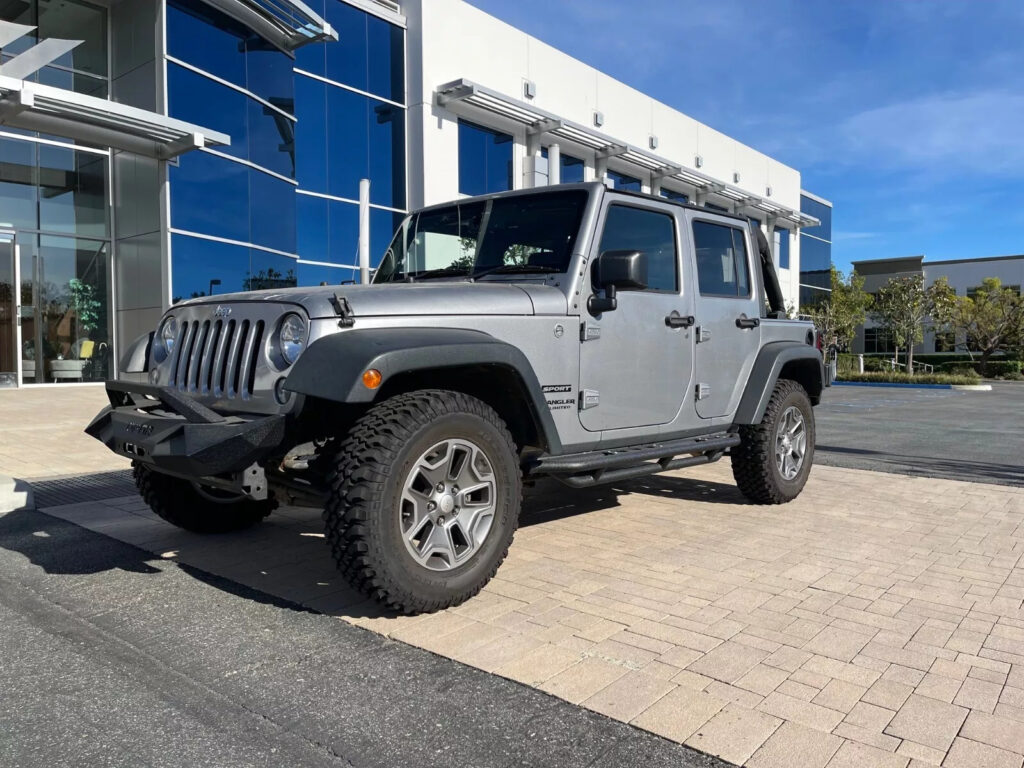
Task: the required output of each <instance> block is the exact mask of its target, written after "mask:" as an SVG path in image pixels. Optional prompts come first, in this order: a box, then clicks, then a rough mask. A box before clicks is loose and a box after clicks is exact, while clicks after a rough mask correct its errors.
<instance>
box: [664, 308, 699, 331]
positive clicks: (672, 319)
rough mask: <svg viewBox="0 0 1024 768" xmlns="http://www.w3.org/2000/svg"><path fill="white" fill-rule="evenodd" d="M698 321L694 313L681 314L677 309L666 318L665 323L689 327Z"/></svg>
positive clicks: (677, 326) (672, 325) (676, 326)
mask: <svg viewBox="0 0 1024 768" xmlns="http://www.w3.org/2000/svg"><path fill="white" fill-rule="evenodd" d="M695 322H697V321H696V319H694V317H693V315H680V314H679V313H678V312H676V310H674V309H673V310H672V314H670V315H669V316H668V317H666V318H665V325H667V326H668V327H669V328H689V327H690V326H691V325H693V324H694V323H695Z"/></svg>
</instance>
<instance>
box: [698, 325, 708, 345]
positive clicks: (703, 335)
mask: <svg viewBox="0 0 1024 768" xmlns="http://www.w3.org/2000/svg"><path fill="white" fill-rule="evenodd" d="M702 341H711V331H709V330H708V329H707V328H705V327H704V326H703V325H700V326H698V327H697V343H698V344H700V343H701V342H702Z"/></svg>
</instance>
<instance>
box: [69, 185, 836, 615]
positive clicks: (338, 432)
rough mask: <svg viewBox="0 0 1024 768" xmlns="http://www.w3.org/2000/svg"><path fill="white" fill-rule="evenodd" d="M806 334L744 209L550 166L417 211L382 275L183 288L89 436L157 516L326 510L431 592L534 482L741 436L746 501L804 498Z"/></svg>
mask: <svg viewBox="0 0 1024 768" xmlns="http://www.w3.org/2000/svg"><path fill="white" fill-rule="evenodd" d="M766 297H767V300H766ZM814 342H815V335H814V329H813V327H812V326H811V325H810V324H809V323H804V322H798V321H793V320H788V319H785V313H784V311H783V306H782V296H781V292H780V291H779V287H778V280H777V278H776V276H775V271H774V268H773V266H772V260H771V253H770V250H769V248H768V244H767V241H766V239H765V237H764V235H763V234H762V233H761V231H760V229H758V228H755V227H751V226H750V225H749V224H748V223H747V221H746V220H744V219H742V218H740V217H736V216H732V215H729V214H725V213H717V212H714V211H712V210H710V209H707V208H698V207H695V206H690V205H685V204H681V203H675V202H670V201H668V200H664V199H661V198H655V197H651V196H648V195H639V194H631V193H626V192H617V191H612V190H609V189H607V188H605V187H604V186H603V185H601V184H599V183H591V184H572V185H561V186H555V187H550V188H548V189H544V190H527V191H519V192H508V193H502V194H496V195H487V196H482V197H474V198H467V199H464V200H460V201H458V202H455V203H449V204H445V205H438V206H433V207H430V208H426V209H424V210H421V211H417V212H415V213H412V214H410V215H409V216H408V217H407V218H406V219H405V221H404V222H403V224H402V226H401V228H400V229H399V231H398V233H397V234H396V235H395V238H394V240H393V241H392V243H391V245H390V247H389V248H388V251H387V253H386V254H385V255H384V257H383V260H382V261H381V264H380V267H379V269H378V270H377V271H376V273H375V276H374V279H373V282H372V284H371V285H365V286H362V285H360V286H356V285H342V286H331V287H319V288H292V289H286V290H276V291H258V292H253V293H239V294H232V295H224V296H219V297H216V300H215V299H213V298H201V299H195V300H192V301H185V302H182V303H180V304H176V305H175V306H173V307H171V309H170V310H168V312H167V313H166V314H165V315H164V318H163V320H162V321H161V323H160V325H159V327H158V328H157V330H156V331H155V332H154V333H152V334H149V335H147V336H144V337H142V338H140V339H139V340H137V341H136V342H135V343H134V344H133V345H132V348H131V349H130V350H129V352H128V354H127V355H126V359H125V365H124V366H123V367H122V369H123V370H125V371H128V372H135V373H136V374H137V375H136V378H138V379H139V381H128V380H121V381H111V382H108V384H107V391H108V394H109V397H110V402H111V405H110V407H108V408H105V409H104V410H103V411H102V412H101V413H100V414H99V415H98V416H97V417H96V419H95V420H94V421H93V422H92V424H90V425H89V427H88V429H87V431H88V432H89V434H91V435H93V436H94V437H96V438H97V439H99V440H101V441H103V442H104V443H105V444H106V445H107V446H108V447H109V448H110V449H111V450H113V451H115V452H116V453H118V454H120V455H122V456H127V457H129V458H131V459H132V460H133V462H134V473H135V480H136V483H137V485H138V488H139V492H140V493H141V494H142V497H143V498H144V499H145V500H146V502H147V503H148V504H149V505H150V506H151V507H152V509H153V511H154V512H156V513H157V514H158V515H160V516H161V517H162V518H164V519H165V520H167V521H169V522H171V523H173V524H175V525H178V526H181V527H183V528H187V529H189V530H192V531H201V532H217V531H229V530H235V529H238V528H242V527H244V526H247V525H251V524H253V523H256V522H258V521H260V520H262V519H263V518H264V517H266V516H267V515H268V514H269V513H270V512H271V510H273V509H274V507H275V506H276V505H277V504H278V503H286V504H304V505H312V506H317V507H322V508H323V510H324V520H325V522H326V531H327V539H328V541H329V543H330V546H331V551H332V553H333V555H334V558H335V560H336V561H337V564H338V567H339V568H340V569H341V571H342V572H343V573H344V574H345V575H346V576H347V578H348V579H349V580H350V581H351V583H352V584H353V585H354V586H355V587H357V588H358V589H360V590H362V591H363V592H364V593H365V594H367V595H369V596H371V597H373V598H375V599H377V600H379V601H380V602H382V603H384V604H386V605H387V606H390V607H391V608H393V609H395V610H398V611H404V612H420V611H434V610H438V609H440V608H444V607H446V606H450V605H455V604H457V603H460V602H462V601H464V600H466V599H467V598H469V597H471V596H472V595H474V594H476V593H477V592H478V591H479V590H480V589H481V587H483V586H484V584H486V583H487V581H488V580H489V579H490V578H491V577H492V576H493V575H494V573H495V572H496V570H497V568H498V566H499V565H500V564H501V562H502V560H503V559H504V557H505V555H506V553H507V551H508V548H509V545H510V544H511V542H512V536H513V533H514V532H515V529H516V525H517V520H518V516H519V510H520V503H521V493H522V486H523V482H524V480H526V481H530V480H532V479H535V478H537V477H540V476H550V477H555V478H557V479H559V480H561V481H562V482H563V483H565V484H567V485H569V486H571V487H574V488H585V487H588V486H591V485H594V484H597V483H609V482H619V481H623V480H627V479H630V478H636V477H641V476H643V475H648V474H652V473H655V472H662V471H667V470H673V469H679V468H681V467H688V466H693V465H696V464H703V463H708V462H712V461H716V460H717V459H719V458H721V457H722V456H724V455H726V454H728V455H729V456H730V457H731V460H732V469H733V475H734V477H735V478H736V483H737V485H738V486H739V488H740V490H742V492H743V493H744V494H745V495H746V497H747V498H748V499H750V500H751V501H752V502H755V503H760V504H780V503H783V502H787V501H789V500H791V499H793V498H794V497H795V496H796V495H797V494H799V493H800V491H801V489H802V488H803V486H804V483H805V482H806V480H807V475H808V473H809V472H810V468H811V463H812V459H813V455H814V414H813V412H812V410H811V407H812V405H815V404H817V403H818V401H819V399H820V397H821V393H822V388H823V387H824V386H825V376H824V371H823V366H822V359H821V354H820V352H819V351H818V349H817V348H816V347H815V345H814ZM147 377H148V383H141V382H143V381H145V380H146V379H147Z"/></svg>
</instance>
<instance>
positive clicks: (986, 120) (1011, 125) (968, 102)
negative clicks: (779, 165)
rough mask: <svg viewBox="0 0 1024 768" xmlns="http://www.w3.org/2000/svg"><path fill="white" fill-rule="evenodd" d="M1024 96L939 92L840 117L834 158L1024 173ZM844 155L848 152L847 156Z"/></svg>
mask: <svg viewBox="0 0 1024 768" xmlns="http://www.w3.org/2000/svg"><path fill="white" fill-rule="evenodd" d="M1022 125H1024V95H1019V94H1014V93H1008V92H1004V91H981V92H978V93H970V94H953V93H951V94H937V95H932V96H926V97H923V98H920V99H915V100H912V101H906V102H903V103H900V104H891V105H888V106H884V107H877V108H874V109H868V110H866V111H863V112H860V113H858V114H855V115H853V116H852V117H849V118H847V119H845V120H844V121H842V122H841V123H840V125H839V126H838V131H837V136H836V139H837V140H838V142H839V144H840V145H841V146H840V147H838V149H840V152H839V153H838V156H837V157H836V158H835V159H837V160H840V161H841V162H844V164H845V165H850V164H855V163H861V162H863V163H870V164H871V165H872V166H873V167H875V168H879V167H882V168H884V167H887V166H889V167H893V168H896V169H916V170H940V169H942V168H945V169H946V170H949V169H956V170H960V171H977V172H980V173H983V174H985V175H1000V176H1001V175H1007V176H1019V175H1020V174H1021V173H1022V171H1024V142H1022V141H1021V140H1020V136H1021V126H1022ZM844 152H845V153H850V154H847V155H845V156H844Z"/></svg>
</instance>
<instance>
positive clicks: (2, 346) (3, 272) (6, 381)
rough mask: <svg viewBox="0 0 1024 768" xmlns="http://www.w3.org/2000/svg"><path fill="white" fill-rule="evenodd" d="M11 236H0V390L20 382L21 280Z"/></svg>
mask: <svg viewBox="0 0 1024 768" xmlns="http://www.w3.org/2000/svg"><path fill="white" fill-rule="evenodd" d="M18 278H19V275H18V247H17V245H16V244H15V242H14V234H13V233H10V232H0V387H16V386H18V382H19V381H20V379H21V371H20V368H21V280H19V279H18Z"/></svg>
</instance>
